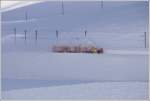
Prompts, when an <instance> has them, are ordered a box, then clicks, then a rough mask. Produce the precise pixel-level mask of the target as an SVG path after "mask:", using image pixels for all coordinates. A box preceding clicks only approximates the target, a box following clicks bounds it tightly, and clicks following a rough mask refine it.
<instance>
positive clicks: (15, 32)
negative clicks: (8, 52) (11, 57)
mask: <svg viewBox="0 0 150 101" xmlns="http://www.w3.org/2000/svg"><path fill="white" fill-rule="evenodd" d="M16 34H17V31H16V28H14V36H15V41H16Z"/></svg>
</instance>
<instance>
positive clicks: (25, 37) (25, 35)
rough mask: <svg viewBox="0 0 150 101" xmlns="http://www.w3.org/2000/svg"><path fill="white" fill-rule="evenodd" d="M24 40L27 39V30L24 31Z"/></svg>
mask: <svg viewBox="0 0 150 101" xmlns="http://www.w3.org/2000/svg"><path fill="white" fill-rule="evenodd" d="M24 39H25V40H26V39H27V30H24Z"/></svg>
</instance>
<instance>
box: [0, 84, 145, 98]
mask: <svg viewBox="0 0 150 101" xmlns="http://www.w3.org/2000/svg"><path fill="white" fill-rule="evenodd" d="M2 98H3V99H12V100H13V99H15V100H16V99H30V100H33V99H38V100H39V99H55V100H56V99H59V100H60V99H61V100H63V99H65V100H66V99H80V100H81V99H82V100H87V99H92V100H94V99H95V100H97V99H107V100H119V99H121V100H122V99H124V100H137V99H138V100H139V99H143V100H144V99H148V83H147V82H96V83H83V84H75V85H62V86H52V87H39V88H30V89H19V90H11V91H4V92H3V93H2Z"/></svg>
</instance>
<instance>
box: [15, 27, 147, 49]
mask: <svg viewBox="0 0 150 101" xmlns="http://www.w3.org/2000/svg"><path fill="white" fill-rule="evenodd" d="M146 34H147V33H146V32H144V47H145V48H147V39H146V37H147V35H146ZM14 36H15V42H16V39H17V30H16V28H14ZM84 36H85V37H87V30H85V31H84ZM56 38H57V40H58V39H59V31H58V30H56ZM24 39H25V40H27V30H24ZM35 40H36V41H37V40H38V30H35Z"/></svg>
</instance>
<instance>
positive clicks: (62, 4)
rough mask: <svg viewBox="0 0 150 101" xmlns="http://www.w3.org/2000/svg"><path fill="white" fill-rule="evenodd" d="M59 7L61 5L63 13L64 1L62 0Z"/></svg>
mask: <svg viewBox="0 0 150 101" xmlns="http://www.w3.org/2000/svg"><path fill="white" fill-rule="evenodd" d="M61 7H62V15H64V1H63V0H62V3H61Z"/></svg>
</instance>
